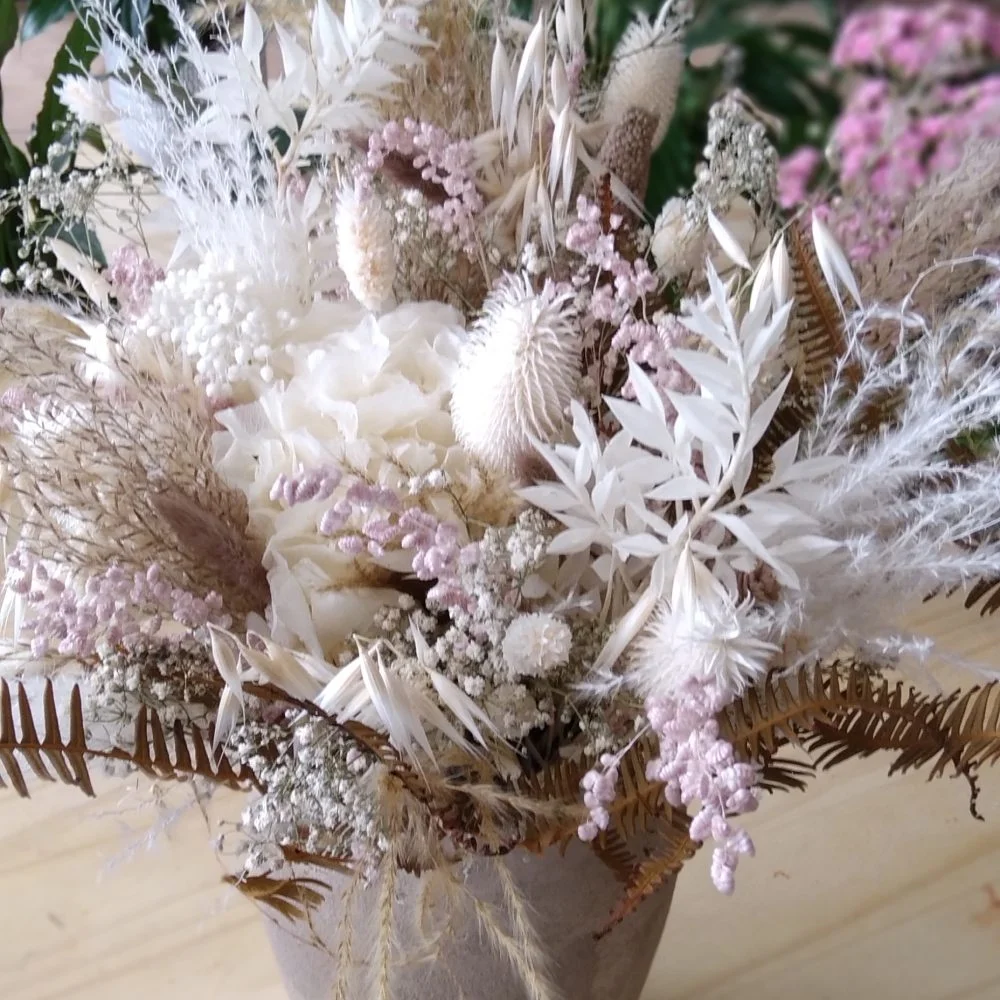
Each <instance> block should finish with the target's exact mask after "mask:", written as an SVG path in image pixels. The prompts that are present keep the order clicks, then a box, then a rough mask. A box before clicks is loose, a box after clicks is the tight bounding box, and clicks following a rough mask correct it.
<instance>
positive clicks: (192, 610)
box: [7, 550, 231, 657]
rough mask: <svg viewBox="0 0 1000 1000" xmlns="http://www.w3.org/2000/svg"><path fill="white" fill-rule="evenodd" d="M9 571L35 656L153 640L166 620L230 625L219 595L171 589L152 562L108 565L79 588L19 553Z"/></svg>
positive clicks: (190, 624)
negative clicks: (145, 638)
mask: <svg viewBox="0 0 1000 1000" xmlns="http://www.w3.org/2000/svg"><path fill="white" fill-rule="evenodd" d="M7 569H8V574H9V575H8V585H9V586H10V588H11V590H12V591H13V592H14V593H16V594H19V595H21V596H23V597H24V598H25V601H26V603H27V605H28V608H29V614H28V616H27V619H26V621H25V624H24V630H25V633H26V635H27V636H29V637H30V638H31V652H32V655H33V656H36V657H41V656H44V655H45V654H46V653H47V652H48V651H49V650H50V649H51V648H53V647H55V648H56V649H57V650H58V652H59V653H61V654H62V655H64V656H77V657H83V656H92V655H93V654H94V653H96V652H97V651H98V647H99V645H100V644H101V643H106V644H108V645H111V646H116V645H118V644H120V643H121V642H124V641H125V640H126V639H130V638H133V637H136V636H140V635H146V636H155V635H157V634H159V632H160V630H161V629H162V627H163V624H164V622H165V621H168V620H173V621H176V622H179V623H180V624H182V625H185V626H187V627H188V628H191V629H196V628H201V627H203V626H205V625H208V624H214V625H220V626H222V627H224V628H225V627H228V626H229V624H230V623H231V619H230V617H229V616H228V615H227V614H225V612H224V610H223V606H222V598H221V597H220V596H219V595H218V594H216V593H214V592H213V593H210V594H208V595H206V596H205V597H204V598H201V597H198V596H197V595H196V594H193V593H191V592H190V591H188V590H184V589H183V588H181V587H175V586H173V585H172V584H171V583H170V582H169V581H168V580H166V579H165V578H164V576H163V573H162V570H161V569H160V566H159V565H158V564H156V563H154V564H153V565H151V566H150V567H149V568H148V569H147V570H146V571H145V572H143V571H141V570H136V571H134V572H132V573H129V572H128V571H127V570H125V569H123V568H122V567H121V566H117V565H115V566H110V567H109V568H108V569H107V570H105V571H104V572H103V573H96V574H93V575H92V576H90V577H88V578H87V579H86V581H85V582H84V583H83V586H82V587H81V588H80V589H76V588H74V587H72V586H68V585H67V584H66V583H64V582H63V581H62V580H60V579H58V578H56V577H54V576H52V575H51V574H50V573H49V571H48V570H47V569H46V567H45V566H44V565H43V564H42V563H41V562H39V561H38V560H36V559H34V558H32V557H31V556H30V555H29V554H27V553H25V552H23V551H20V550H15V551H14V552H13V553H11V555H10V556H9V557H8V559H7Z"/></svg>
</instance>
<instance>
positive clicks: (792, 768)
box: [757, 757, 816, 792]
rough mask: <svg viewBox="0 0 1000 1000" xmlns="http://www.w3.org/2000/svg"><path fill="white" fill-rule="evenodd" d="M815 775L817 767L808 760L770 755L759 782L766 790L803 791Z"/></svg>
mask: <svg viewBox="0 0 1000 1000" xmlns="http://www.w3.org/2000/svg"><path fill="white" fill-rule="evenodd" d="M815 775H816V767H815V765H813V764H811V763H809V762H808V761H800V760H793V759H791V758H789V757H770V758H768V760H767V761H766V762H765V763H764V765H763V767H762V769H761V772H760V776H759V777H758V779H757V784H758V786H759V787H760V788H762V789H763V790H764V791H765V792H792V791H795V792H803V791H805V789H806V787H807V780H808V779H809V778H812V777H815Z"/></svg>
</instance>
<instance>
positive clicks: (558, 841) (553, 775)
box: [514, 757, 593, 853]
mask: <svg viewBox="0 0 1000 1000" xmlns="http://www.w3.org/2000/svg"><path fill="white" fill-rule="evenodd" d="M592 766H593V761H591V760H590V759H589V758H586V757H581V758H579V759H577V760H567V759H558V760H554V761H552V762H551V763H550V764H548V765H546V766H545V767H544V768H543V769H542V770H541V771H538V772H536V773H534V774H524V775H522V777H521V778H520V779H518V781H516V782H515V785H514V787H515V790H516V791H517V792H518V794H521V795H528V796H530V797H532V798H534V799H537V800H538V801H541V802H565V803H574V802H577V801H579V800H581V797H582V794H583V793H582V792H581V791H580V782H581V781H582V780H583V776H584V775H585V774H586V773H587V771H589V770H590V768H591V767H592ZM575 833H576V826H575V825H573V826H570V825H568V823H567V822H565V821H560V820H558V819H556V820H548V819H545V818H543V817H539V818H538V819H535V820H533V821H532V822H531V823H530V824H529V828H528V830H527V832H526V834H525V837H524V839H523V840H522V843H521V846H522V847H526V848H527V849H528V850H530V851H535V852H536V853H541V852H542V851H545V850H547V849H548V848H549V847H553V846H556V845H559V846H561V847H563V848H565V846H566V845H567V844H568V843H569V841H570V840H571V839H572V837H573V836H574V835H575Z"/></svg>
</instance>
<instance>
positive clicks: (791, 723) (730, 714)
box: [719, 667, 828, 762]
mask: <svg viewBox="0 0 1000 1000" xmlns="http://www.w3.org/2000/svg"><path fill="white" fill-rule="evenodd" d="M824 688H825V679H824V676H823V673H822V668H820V667H815V668H813V669H812V670H810V669H809V668H805V667H804V668H802V669H801V670H800V671H798V673H796V674H795V675H794V676H793V677H788V676H785V675H776V674H772V675H771V676H769V677H768V678H767V679H766V680H765V681H764V683H763V684H761V685H758V686H757V687H752V688H748V689H747V691H746V692H745V693H744V695H743V697H742V698H740V699H739V700H737V701H735V702H733V704H732V705H730V706H729V708H727V709H726V710H725V711H723V712H722V713H721V714H720V715H719V735H720V736H722V737H723V739H726V740H728V741H729V742H730V743H732V744H733V746H734V747H735V748H736V752H737V753H738V754H739V755H740V756H741V757H742V758H744V759H745V760H756V761H762V762H766V761H768V760H770V759H771V758H772V757H773V755H774V754H775V753H776V752H777V751H778V750H779V749H781V747H783V746H786V745H787V744H789V743H791V744H794V745H796V746H798V745H800V743H801V740H800V738H799V734H800V733H801V732H803V731H807V730H808V729H809V728H810V727H811V724H812V723H813V721H814V720H815V719H817V718H819V717H822V716H823V715H824V714H825V713H826V711H827V708H828V705H827V702H826V700H825V696H824Z"/></svg>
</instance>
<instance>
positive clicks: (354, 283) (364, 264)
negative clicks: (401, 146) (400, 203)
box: [335, 181, 396, 312]
mask: <svg viewBox="0 0 1000 1000" xmlns="http://www.w3.org/2000/svg"><path fill="white" fill-rule="evenodd" d="M335 224H336V229H337V259H338V262H339V264H340V267H341V270H343V272H344V275H345V276H346V278H347V285H348V287H349V288H350V290H351V294H352V295H353V296H354V297H355V298H356V299H357V300H358V302H360V303H361V304H362V305H363V306H364V307H365V308H366V309H369V310H371V311H372V312H380V311H381V310H383V309H385V308H386V307H387V306H389V305H391V304H392V285H393V282H394V281H395V278H396V252H395V247H394V245H393V241H392V219H391V217H390V216H389V212H388V211H387V210H386V208H385V206H384V205H383V204H382V202H381V201H380V200H379V199H378V198H375V197H374V196H373V195H372V192H371V191H370V190H369V189H368V188H367V186H366V185H364V184H362V183H360V182H357V181H356V182H355V183H353V184H346V185H344V186H343V187H342V188H341V190H340V193H339V197H338V200H337V211H336V215H335Z"/></svg>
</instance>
